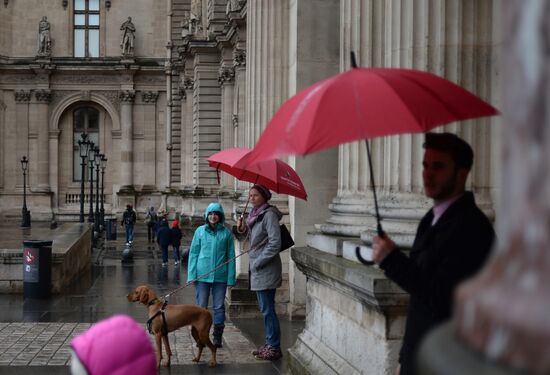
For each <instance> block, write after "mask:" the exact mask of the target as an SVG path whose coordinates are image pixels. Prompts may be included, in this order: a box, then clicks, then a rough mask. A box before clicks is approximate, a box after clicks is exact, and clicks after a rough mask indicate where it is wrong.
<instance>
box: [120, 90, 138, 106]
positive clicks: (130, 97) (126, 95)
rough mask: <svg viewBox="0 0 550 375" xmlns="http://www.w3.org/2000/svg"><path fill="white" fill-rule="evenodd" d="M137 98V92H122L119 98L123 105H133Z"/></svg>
mask: <svg viewBox="0 0 550 375" xmlns="http://www.w3.org/2000/svg"><path fill="white" fill-rule="evenodd" d="M135 97H136V93H135V91H131V90H122V91H120V92H119V95H118V98H119V99H120V101H121V102H123V103H133V102H134V99H135Z"/></svg>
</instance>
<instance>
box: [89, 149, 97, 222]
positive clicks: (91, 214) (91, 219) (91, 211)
mask: <svg viewBox="0 0 550 375" xmlns="http://www.w3.org/2000/svg"><path fill="white" fill-rule="evenodd" d="M94 146H95V145H94V142H92V141H90V145H89V147H88V164H90V209H89V211H88V223H93V222H94V201H93V197H94V160H95V147H94Z"/></svg>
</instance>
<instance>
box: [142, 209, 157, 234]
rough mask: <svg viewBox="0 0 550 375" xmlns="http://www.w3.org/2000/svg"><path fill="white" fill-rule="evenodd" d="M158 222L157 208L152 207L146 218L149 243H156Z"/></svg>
mask: <svg viewBox="0 0 550 375" xmlns="http://www.w3.org/2000/svg"><path fill="white" fill-rule="evenodd" d="M157 221H158V216H157V213H156V211H155V207H151V208H150V209H149V211H147V216H145V224H146V225H147V241H149V242H155V234H156V230H157Z"/></svg>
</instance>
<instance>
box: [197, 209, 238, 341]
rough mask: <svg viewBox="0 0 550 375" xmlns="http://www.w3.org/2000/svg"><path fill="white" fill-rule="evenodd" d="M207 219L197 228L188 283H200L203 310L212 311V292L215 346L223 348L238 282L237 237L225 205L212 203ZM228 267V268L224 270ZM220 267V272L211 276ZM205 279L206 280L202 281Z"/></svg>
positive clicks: (198, 300) (205, 214) (199, 299)
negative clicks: (231, 291)
mask: <svg viewBox="0 0 550 375" xmlns="http://www.w3.org/2000/svg"><path fill="white" fill-rule="evenodd" d="M204 219H205V221H206V223H205V224H204V225H201V226H200V227H198V228H197V230H196V231H195V234H194V235H193V241H192V242H191V247H190V248H189V261H188V272H187V282H191V281H195V280H196V281H195V282H194V284H195V292H196V295H195V296H196V301H197V305H199V306H202V307H204V308H208V299H209V298H210V292H212V307H213V309H214V332H213V340H212V342H213V344H214V345H215V346H216V347H218V348H221V347H222V335H223V330H224V328H225V293H226V291H227V287H228V286H233V285H235V281H236V276H235V275H236V270H235V259H234V258H235V243H234V240H233V234H232V233H231V231H230V230H229V229H227V228H226V227H225V225H224V222H225V214H224V212H223V207H222V205H221V204H219V203H210V204H209V205H208V207H207V208H206V211H205V213H204ZM228 261H229V262H228ZM226 262H228V263H226ZM224 263H226V264H225V265H223V266H222V264H224ZM216 267H220V268H219V269H217V270H216V271H214V272H211V273H209V272H210V271H212V270H214V269H216ZM203 275H204V277H201V276H203ZM198 277H200V279H199V280H197V278H198Z"/></svg>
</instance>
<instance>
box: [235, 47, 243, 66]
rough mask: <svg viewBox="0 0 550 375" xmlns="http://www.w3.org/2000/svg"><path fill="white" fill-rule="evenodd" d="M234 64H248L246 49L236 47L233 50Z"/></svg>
mask: <svg viewBox="0 0 550 375" xmlns="http://www.w3.org/2000/svg"><path fill="white" fill-rule="evenodd" d="M233 66H242V67H245V66H246V50H244V49H235V50H234V51H233Z"/></svg>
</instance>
